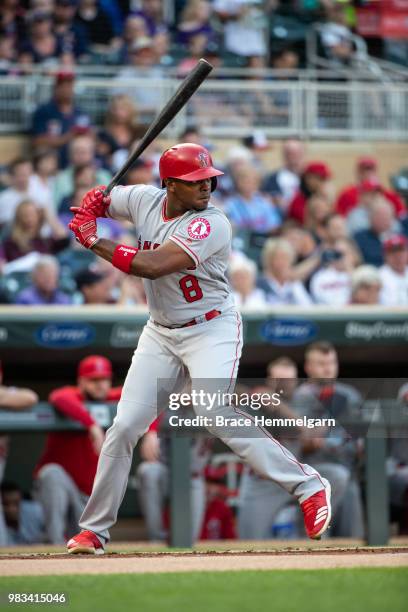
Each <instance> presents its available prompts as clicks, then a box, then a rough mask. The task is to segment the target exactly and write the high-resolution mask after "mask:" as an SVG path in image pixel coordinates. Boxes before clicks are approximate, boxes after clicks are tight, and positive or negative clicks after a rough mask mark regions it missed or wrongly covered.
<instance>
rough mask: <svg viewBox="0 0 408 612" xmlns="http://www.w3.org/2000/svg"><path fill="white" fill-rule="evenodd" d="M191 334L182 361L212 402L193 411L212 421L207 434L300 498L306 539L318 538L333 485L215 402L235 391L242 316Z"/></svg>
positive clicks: (195, 384) (227, 317)
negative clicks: (235, 422)
mask: <svg viewBox="0 0 408 612" xmlns="http://www.w3.org/2000/svg"><path fill="white" fill-rule="evenodd" d="M204 326H205V334H204V333H203V327H204ZM200 328H201V330H200ZM190 330H191V331H190V332H188V334H190V335H189V337H188V342H186V343H185V346H189V348H190V351H189V352H186V354H184V355H183V359H184V360H185V363H186V365H187V367H188V369H189V372H190V376H191V379H192V390H193V391H194V390H196V392H197V394H198V393H200V391H203V392H204V393H205V394H208V396H211V397H212V398H214V404H213V406H212V407H209V405H208V401H205V402H204V405H198V406H194V409H195V411H196V413H197V414H199V415H202V416H208V417H209V416H211V418H210V419H209V424H208V426H207V428H208V430H209V431H210V432H211V433H212V434H213V435H215V436H217V437H219V438H220V439H221V440H223V442H225V444H227V445H228V446H229V447H230V448H231V450H232V451H234V452H235V453H236V454H237V455H238V456H239V457H241V458H242V459H243V460H244V461H246V462H247V463H248V464H249V465H250V466H251V467H252V469H253V470H254V471H255V472H256V473H257V474H259V475H260V476H263V477H264V478H268V479H270V480H272V481H273V482H276V483H278V484H279V485H280V486H281V487H283V488H284V489H285V490H286V491H288V493H290V494H292V495H294V496H295V497H296V498H297V500H298V502H299V503H300V505H301V508H302V511H303V515H304V521H305V528H306V532H307V534H308V536H309V537H310V538H319V537H320V536H321V535H322V534H323V533H324V532H325V531H326V529H327V528H328V526H329V524H330V520H331V503H330V495H331V487H330V484H329V482H328V481H327V480H326V479H324V478H322V477H321V476H320V474H319V473H318V472H317V471H316V470H315V469H313V468H312V467H310V466H309V465H307V464H303V463H301V462H300V461H298V460H297V459H296V457H295V456H294V455H293V454H292V453H291V452H290V451H289V450H288V449H286V448H285V447H284V446H283V445H282V444H280V443H279V442H278V441H277V440H276V439H275V438H274V437H273V436H272V435H271V434H270V433H269V432H268V431H267V430H266V429H264V428H263V427H261V426H260V425H258V424H256V419H255V417H254V416H252V415H248V414H247V413H246V412H241V411H240V410H239V408H237V407H234V406H232V405H230V404H228V403H219V402H218V399H217V397H215V396H216V395H217V394H218V393H220V394H222V393H233V391H234V386H235V379H236V375H237V370H238V362H239V358H240V355H241V350H242V323H241V318H240V316H239V314H238V313H231V314H227V315H224V316H223V315H221V316H219V317H217V318H215V319H213V320H212V321H209V322H207V323H206V324H203V325H202V326H200V325H197V326H194V327H191V328H190ZM200 332H201V333H200ZM188 334H186V335H188ZM208 396H207V395H206V397H208ZM209 408H210V409H209ZM248 416H249V419H250V420H251V421H252V423H251V424H250V425H249V426H248V425H246V426H244V427H238V428H237V427H232V428H231V427H229V426H228V425H227V426H224V425H219V424H218V421H219V420H221V421H222V423H231V422H233V420H234V419H236V418H238V417H245V418H247V417H248ZM217 417H220V419H217Z"/></svg>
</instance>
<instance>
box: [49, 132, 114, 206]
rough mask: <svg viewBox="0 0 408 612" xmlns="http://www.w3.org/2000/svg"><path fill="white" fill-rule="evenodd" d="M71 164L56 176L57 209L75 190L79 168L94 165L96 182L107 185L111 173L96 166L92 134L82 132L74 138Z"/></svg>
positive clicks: (70, 149)
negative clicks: (75, 177) (75, 178)
mask: <svg viewBox="0 0 408 612" xmlns="http://www.w3.org/2000/svg"><path fill="white" fill-rule="evenodd" d="M69 162H70V164H69V166H68V168H66V169H65V170H62V171H61V172H59V173H58V174H57V176H56V177H55V183H54V201H55V202H56V206H57V210H59V207H60V205H61V202H62V200H63V198H65V197H67V196H71V195H72V193H73V191H74V174H75V172H76V169H77V168H82V167H83V166H89V165H90V164H91V165H94V166H95V169H96V174H95V176H96V184H98V185H107V184H108V183H109V181H110V180H111V176H112V175H111V174H110V172H108V171H107V170H104V169H103V168H96V160H95V139H94V137H93V136H92V135H91V134H81V135H77V136H75V137H74V138H73V140H72V141H71V142H70V145H69Z"/></svg>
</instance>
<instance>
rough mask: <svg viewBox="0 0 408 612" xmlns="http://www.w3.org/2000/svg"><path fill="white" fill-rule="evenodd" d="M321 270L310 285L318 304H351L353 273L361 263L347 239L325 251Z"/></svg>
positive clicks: (338, 241)
mask: <svg viewBox="0 0 408 612" xmlns="http://www.w3.org/2000/svg"><path fill="white" fill-rule="evenodd" d="M322 262H324V263H325V265H324V267H322V268H320V270H318V271H317V272H316V274H315V275H314V276H313V278H312V281H311V283H310V293H311V295H312V298H313V299H314V301H315V302H316V304H326V305H328V306H344V305H345V304H348V303H349V302H350V296H351V273H352V271H353V269H354V268H355V267H356V265H357V264H358V263H359V257H358V253H357V250H356V248H355V247H354V246H353V245H352V244H351V242H350V241H349V240H347V239H343V240H337V242H335V243H334V245H333V248H332V249H327V250H326V251H323V254H322Z"/></svg>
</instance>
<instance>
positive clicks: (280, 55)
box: [271, 47, 300, 79]
mask: <svg viewBox="0 0 408 612" xmlns="http://www.w3.org/2000/svg"><path fill="white" fill-rule="evenodd" d="M299 60H300V58H299V54H298V53H297V52H296V51H295V50H294V49H291V48H290V47H283V48H281V49H277V50H276V51H275V52H274V53H273V55H272V57H271V68H273V70H282V71H284V72H286V74H285V75H284V76H283V78H284V79H287V78H289V79H290V71H291V70H296V69H297V68H298V67H299ZM274 78H275V79H276V78H279V77H278V76H275V77H274Z"/></svg>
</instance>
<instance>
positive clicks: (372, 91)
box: [0, 67, 408, 141]
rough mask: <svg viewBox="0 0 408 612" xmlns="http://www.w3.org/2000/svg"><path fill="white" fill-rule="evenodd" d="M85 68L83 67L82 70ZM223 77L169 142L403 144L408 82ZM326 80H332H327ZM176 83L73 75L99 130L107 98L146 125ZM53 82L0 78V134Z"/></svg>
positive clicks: (322, 75) (201, 95)
mask: <svg viewBox="0 0 408 612" xmlns="http://www.w3.org/2000/svg"><path fill="white" fill-rule="evenodd" d="M88 68H89V67H88ZM116 74H118V72H117V70H116ZM228 75H229V76H228V77H227V76H225V77H224V76H223V73H222V72H219V73H216V75H215V78H210V79H208V80H207V81H206V82H205V83H204V84H203V85H202V87H201V88H200V90H199V91H198V92H197V93H196V94H195V95H194V97H193V98H192V99H191V101H190V102H189V104H188V105H187V106H186V107H185V108H184V109H183V110H182V111H181V112H180V113H179V114H178V115H177V117H176V118H175V120H174V121H173V122H172V123H171V124H170V125H169V127H168V128H167V130H166V133H165V134H166V136H168V137H169V138H174V137H176V136H178V134H179V133H180V132H181V131H182V130H183V129H184V128H185V127H187V125H188V124H189V123H194V124H197V125H199V126H200V127H201V128H202V131H203V133H204V134H206V135H207V136H209V137H229V138H236V137H242V136H244V135H247V134H249V133H251V132H252V130H253V129H254V127H256V128H258V129H262V130H264V131H265V133H266V134H267V135H268V136H269V137H271V138H285V137H291V136H298V137H300V138H304V139H342V140H395V141H406V140H408V79H407V80H404V79H402V78H401V79H400V80H399V81H396V82H387V83H384V82H382V83H381V82H378V80H377V79H376V78H375V75H373V74H368V75H366V78H364V79H361V80H356V79H355V75H354V74H353V73H351V72H348V71H347V70H344V71H342V72H341V73H336V74H335V75H334V80H333V72H327V71H324V72H317V71H315V70H311V71H300V72H296V73H293V75H292V76H289V77H288V75H287V73H285V74H284V75H282V74H281V73H276V71H275V72H271V71H263V72H262V73H261V72H260V73H257V72H255V73H251V75H250V77H249V76H248V72H246V77H247V78H245V79H243V78H237V76H236V75H235V72H232V73H231V72H228ZM330 75H331V78H330ZM178 84H179V79H178V78H174V77H173V78H169V77H167V76H166V78H160V79H158V78H156V79H153V78H149V77H148V76H135V78H130V77H127V78H120V77H119V76H114V77H113V78H110V77H109V74H108V73H107V72H105V74H104V75H103V76H102V75H101V76H99V75H93V76H89V75H86V74H85V73H78V77H77V79H76V83H75V91H76V102H77V104H78V105H79V106H80V107H81V108H82V109H83V110H84V111H85V112H87V113H88V114H89V115H90V117H91V119H92V121H93V123H94V124H95V125H97V126H98V125H101V124H102V123H103V118H104V115H105V113H106V110H107V107H108V104H109V100H110V99H111V98H112V97H113V96H114V95H116V94H118V93H126V94H128V95H129V96H130V97H131V98H133V99H134V101H135V103H136V105H137V107H138V109H139V112H140V118H141V121H142V122H143V123H146V124H148V123H149V122H150V121H151V119H152V118H153V116H154V115H155V114H156V113H157V112H158V111H159V110H160V109H161V108H162V106H163V104H164V102H165V101H166V100H167V99H168V98H169V97H170V96H171V94H172V93H173V92H174V90H175V89H176V87H177V86H178ZM52 86H53V78H52V77H51V76H49V75H48V76H44V74H43V73H41V72H40V71H38V72H35V71H34V72H33V73H32V74H30V75H26V76H2V77H0V133H3V134H5V133H9V134H10V133H21V132H26V131H28V130H29V129H30V127H31V122H32V115H33V112H34V110H35V109H36V108H37V107H38V105H40V104H42V103H44V102H45V101H46V100H48V99H49V98H50V96H51V95H52Z"/></svg>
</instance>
